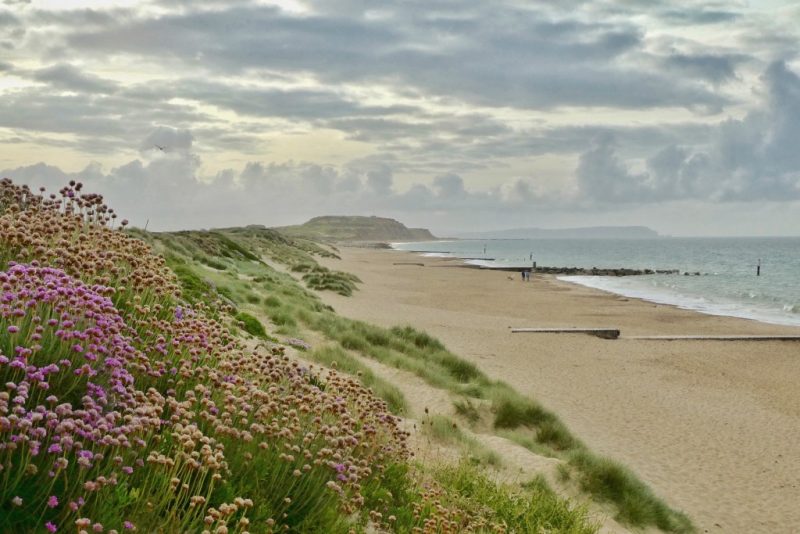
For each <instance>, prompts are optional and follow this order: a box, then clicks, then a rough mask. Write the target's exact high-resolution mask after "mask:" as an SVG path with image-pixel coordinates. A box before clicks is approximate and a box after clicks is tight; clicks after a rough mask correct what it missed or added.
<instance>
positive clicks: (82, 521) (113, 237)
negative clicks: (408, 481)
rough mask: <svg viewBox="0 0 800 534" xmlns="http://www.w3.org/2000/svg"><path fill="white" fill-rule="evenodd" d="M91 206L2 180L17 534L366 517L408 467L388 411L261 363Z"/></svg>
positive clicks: (282, 362) (268, 525)
mask: <svg viewBox="0 0 800 534" xmlns="http://www.w3.org/2000/svg"><path fill="white" fill-rule="evenodd" d="M80 191H81V187H80V184H71V185H70V186H69V187H67V188H64V189H63V190H62V191H61V200H58V199H57V198H56V197H55V196H51V197H50V198H45V197H44V196H41V195H34V194H33V193H31V192H30V191H29V190H27V188H25V187H24V186H16V185H14V184H12V183H11V182H9V181H5V180H4V181H0V531H7V530H17V531H34V530H38V531H42V530H46V531H49V532H55V531H56V530H73V529H74V528H75V527H77V528H78V532H86V533H88V532H106V531H107V532H114V530H113V529H109V528H108V526H109V525H113V526H116V527H117V529H118V530H134V529H136V528H137V527H138V529H139V530H143V531H153V530H156V529H166V531H197V532H200V531H209V532H213V531H217V532H228V531H229V530H228V529H230V531H231V532H233V531H237V532H248V531H250V530H253V531H258V532H272V531H278V530H281V529H282V528H284V527H287V528H288V526H289V525H291V524H292V522H296V521H300V519H299V518H300V517H307V518H310V519H308V520H309V521H313V520H314V518H313V514H314V513H319V514H324V513H325V507H330V506H335V507H338V508H339V509H340V511H341V512H342V513H344V514H348V515H349V514H351V513H353V512H355V511H356V510H358V509H359V508H360V507H361V506H362V505H363V504H364V497H363V495H362V490H363V487H364V485H365V484H367V483H368V482H369V481H370V480H373V479H374V478H375V477H379V476H380V473H381V471H382V469H383V468H384V466H385V465H388V464H389V463H391V462H396V461H404V460H405V459H406V458H407V455H408V451H407V448H406V439H407V434H406V433H405V432H404V431H402V430H401V429H400V428H399V425H398V422H399V421H398V420H397V419H396V418H395V417H393V416H392V415H391V414H389V413H388V409H387V406H386V404H385V402H383V401H381V400H379V399H377V398H376V397H375V396H374V395H372V393H371V392H370V391H369V390H367V389H365V388H364V387H363V386H362V385H361V384H359V383H358V382H357V381H356V380H354V379H352V378H350V377H347V376H344V375H339V374H337V373H335V372H330V373H328V374H326V375H324V376H322V377H318V376H316V375H314V373H311V372H309V371H308V370H306V369H304V368H302V367H301V366H299V364H298V363H297V362H293V361H291V360H289V359H288V358H287V357H286V356H285V355H284V354H283V349H282V348H276V349H274V350H273V351H272V352H271V353H264V352H263V351H258V350H256V351H249V350H245V348H244V345H243V344H242V342H241V341H239V340H237V339H236V338H234V337H233V335H232V334H231V333H230V331H229V330H228V329H227V328H226V327H225V326H224V323H223V322H222V321H220V320H217V319H216V318H215V317H217V316H218V314H219V313H220V312H219V310H215V311H214V313H210V312H209V311H208V310H207V309H205V308H204V307H203V306H202V305H198V306H195V307H188V306H186V305H185V304H183V303H181V301H180V300H178V298H177V291H176V285H175V279H174V277H173V276H172V275H171V273H170V272H169V271H168V270H167V269H166V267H165V265H164V261H163V259H161V258H159V257H157V256H154V255H153V254H151V253H150V251H149V248H148V247H147V246H146V245H145V244H144V243H142V242H141V241H139V240H137V239H134V238H132V237H130V236H127V235H125V234H124V233H120V232H117V231H113V230H111V229H110V225H111V223H112V222H113V220H114V217H115V216H114V215H113V212H111V210H109V209H108V208H107V207H105V205H104V204H103V203H102V197H99V196H97V195H87V194H84V193H81V192H80ZM228 320H230V318H229V319H228ZM221 488H224V491H222V490H220V489H221ZM217 490H220V491H219V492H218V491H217ZM231 492H233V493H234V494H235V495H238V496H237V497H236V498H234V499H233V500H231V501H229V502H225V499H224V498H223V497H221V496H223V495H226V494H230V493H231ZM302 514H305V516H303V515H302ZM165 521H168V523H165ZM165 525H166V526H165Z"/></svg>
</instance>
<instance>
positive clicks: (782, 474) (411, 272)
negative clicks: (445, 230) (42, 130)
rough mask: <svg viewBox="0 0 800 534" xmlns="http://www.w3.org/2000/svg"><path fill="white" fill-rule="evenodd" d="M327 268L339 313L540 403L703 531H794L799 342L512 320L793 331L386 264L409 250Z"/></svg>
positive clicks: (373, 253) (546, 281) (361, 253)
mask: <svg viewBox="0 0 800 534" xmlns="http://www.w3.org/2000/svg"><path fill="white" fill-rule="evenodd" d="M342 252H343V260H341V261H335V260H329V261H327V264H328V266H330V267H331V268H335V269H340V270H345V271H348V272H352V273H354V274H357V275H358V276H359V277H360V278H361V279H362V280H363V281H364V284H363V286H362V288H361V290H360V291H359V292H357V293H356V294H355V296H353V297H350V298H345V297H338V296H335V295H329V296H326V297H325V298H326V299H327V300H328V302H329V303H330V304H331V305H333V306H334V307H335V308H336V310H337V311H338V312H339V313H342V314H344V315H346V316H349V317H353V318H357V319H363V320H367V321H370V322H373V323H376V324H381V325H384V326H390V325H395V324H411V325H413V326H416V327H419V328H422V329H425V330H426V331H428V332H429V333H431V334H433V335H435V336H437V337H438V338H439V339H441V340H442V341H443V342H444V343H445V344H447V345H448V347H449V348H450V349H451V350H453V351H454V352H456V353H457V354H459V355H461V356H462V357H464V358H466V359H469V360H470V361H473V362H475V363H476V364H478V365H479V366H480V367H481V368H482V369H483V370H484V371H485V372H486V373H488V374H489V375H490V376H492V377H494V378H498V379H502V380H505V381H507V382H508V383H510V384H511V385H512V386H514V387H515V388H517V389H518V390H520V391H522V392H525V393H527V394H530V395H531V396H533V397H535V398H536V399H538V400H539V401H541V402H542V403H543V404H544V405H545V406H547V407H549V408H550V409H552V410H553V411H555V412H556V413H557V414H559V415H560V416H561V418H562V419H563V420H564V421H565V423H567V425H568V426H569V427H570V428H571V429H572V430H573V431H574V432H575V433H576V434H577V435H578V437H580V438H581V439H582V440H584V441H585V442H586V443H587V444H588V445H589V446H590V448H592V449H593V450H595V451H597V452H600V453H603V454H607V455H609V456H611V457H613V458H615V459H618V460H620V461H622V462H623V463H625V464H627V465H628V466H629V467H631V468H632V469H634V470H635V471H636V472H637V473H638V474H639V476H640V477H641V478H643V479H644V480H645V481H647V482H648V483H649V484H650V485H651V486H652V488H653V489H654V490H655V491H656V493H658V494H659V495H661V496H662V497H664V498H665V499H666V500H667V501H668V502H669V503H670V504H671V505H673V506H674V507H677V508H681V509H683V510H685V511H686V512H687V513H688V514H689V515H690V516H691V517H692V519H693V520H694V521H695V523H696V524H697V526H698V527H699V530H700V532H703V531H708V532H726V533H727V532H737V533H738V532H742V533H745V532H748V533H749V532H774V533H783V532H785V533H790V532H797V531H798V529H800V387H798V385H797V384H798V380H800V343H798V342H786V341H770V342H757V343H748V342H730V341H726V342H704V341H643V340H623V339H620V340H616V341H608V340H602V339H598V338H594V337H589V336H584V335H560V334H511V333H510V332H509V327H510V326H537V327H551V326H552V327H575V326H585V327H615V328H620V329H621V330H622V332H623V335H666V334H676V335H677V334H719V335H722V334H759V335H763V334H800V329H799V328H791V327H782V326H774V325H767V324H763V323H757V322H754V321H748V320H743V319H734V318H726V317H714V316H709V315H702V314H698V313H694V312H689V311H684V310H679V309H676V308H673V307H670V306H664V305H655V304H651V303H647V302H643V301H638V300H635V299H627V298H621V297H617V296H614V295H611V294H607V293H603V292H600V291H596V290H591V289H587V288H583V287H580V286H575V285H572V284H568V283H564V282H560V281H558V280H555V279H553V278H543V277H536V278H535V279H534V281H532V282H530V283H523V282H521V281H520V280H519V279H518V277H516V276H513V277H511V279H509V273H504V272H487V271H478V270H471V269H461V268H456V267H453V266H452V265H453V262H448V261H446V260H436V259H431V258H425V259H424V263H425V265H426V266H425V267H418V266H413V265H393V264H394V263H395V262H402V261H409V262H411V261H413V262H419V261H420V259H419V257H417V256H414V255H412V254H409V253H404V252H396V251H381V250H367V249H355V248H352V249H344V250H343V251H342Z"/></svg>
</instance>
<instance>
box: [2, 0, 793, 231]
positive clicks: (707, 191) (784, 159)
mask: <svg viewBox="0 0 800 534" xmlns="http://www.w3.org/2000/svg"><path fill="white" fill-rule="evenodd" d="M798 140H800V3H798V2H796V1H794V0H762V1H756V0H751V1H737V0H731V1H724V2H723V1H710V0H682V1H668V0H561V1H559V2H553V1H551V0H547V1H544V0H541V1H540V0H525V1H517V0H492V1H491V2H490V1H486V0H475V1H471V0H459V1H456V0H424V1H423V0H385V1H380V0H370V1H366V0H281V1H266V0H148V1H133V0H118V1H113V0H95V1H89V0H0V175H2V176H4V177H11V178H13V179H15V180H17V181H19V182H24V183H29V184H31V185H36V186H38V185H44V186H46V187H48V189H50V190H57V189H58V188H59V187H60V186H62V185H64V184H65V182H66V181H68V180H72V179H75V180H79V181H82V182H83V183H84V184H85V188H86V189H87V190H91V191H92V192H98V193H101V194H103V195H104V196H105V197H106V198H107V200H108V202H109V204H110V205H111V206H112V207H114V208H115V209H116V211H117V212H118V213H120V214H121V215H122V216H124V217H126V218H128V219H130V221H131V223H132V224H134V225H136V226H140V227H141V226H144V225H145V224H147V225H148V228H150V229H156V230H170V229H189V228H213V227H220V226H233V225H245V224H263V225H267V226H278V225H285V224H294V223H300V222H302V221H304V220H306V219H308V218H309V217H312V216H315V215H323V214H334V215H335V214H340V215H344V214H355V215H381V216H390V217H395V218H397V219H399V220H401V221H402V222H404V223H406V224H407V225H409V226H415V227H427V228H430V229H432V230H433V231H434V233H438V234H440V235H453V234H457V233H458V232H459V231H487V230H495V229H502V228H512V227H543V228H563V227H575V226H600V225H645V226H649V227H651V228H653V229H655V230H657V231H659V232H660V233H662V234H667V235H689V236H691V235H725V236H728V235H730V236H733V235H800V141H798Z"/></svg>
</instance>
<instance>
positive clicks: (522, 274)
mask: <svg viewBox="0 0 800 534" xmlns="http://www.w3.org/2000/svg"><path fill="white" fill-rule="evenodd" d="M519 274H520V275H521V276H522V281H523V282H524V281H525V271H520V272H519Z"/></svg>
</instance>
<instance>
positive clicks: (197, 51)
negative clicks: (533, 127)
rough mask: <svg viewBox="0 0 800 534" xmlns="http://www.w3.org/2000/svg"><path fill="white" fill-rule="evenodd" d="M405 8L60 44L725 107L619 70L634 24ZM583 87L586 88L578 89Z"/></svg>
mask: <svg viewBox="0 0 800 534" xmlns="http://www.w3.org/2000/svg"><path fill="white" fill-rule="evenodd" d="M412 8H413V6H407V5H403V6H402V8H400V7H398V6H397V5H394V6H391V9H388V10H385V11H386V14H385V15H384V16H383V17H375V18H371V19H368V18H358V17H345V16H341V15H340V16H335V15H332V14H328V15H325V16H320V15H314V16H302V17H300V16H291V15H287V14H285V13H282V12H281V11H280V10H278V9H276V8H272V7H267V6H250V7H234V8H231V9H227V10H224V11H215V12H213V13H210V12H191V13H181V14H172V15H166V16H162V17H159V18H136V19H133V20H127V19H126V20H123V21H122V22H117V23H116V24H113V25H110V26H109V27H107V28H103V29H99V30H91V29H90V30H79V29H77V28H74V29H72V31H71V33H70V35H69V36H68V43H69V45H70V46H72V47H75V48H78V49H80V50H82V51H83V52H85V53H95V54H97V53H134V54H141V55H144V56H150V57H153V56H157V57H159V58H160V59H161V60H163V61H176V62H188V63H189V64H193V63H196V61H197V58H202V61H204V62H205V64H206V65H213V66H214V68H215V69H223V70H226V71H229V72H237V73H241V72H246V71H248V70H252V69H277V70H281V71H290V72H295V73H306V72H313V73H314V74H315V75H316V76H318V77H320V78H321V79H323V80H326V81H328V82H337V83H338V82H342V81H345V80H346V81H348V82H352V81H362V82H363V81H383V82H388V83H394V84H396V85H408V86H412V87H418V88H421V89H422V90H424V91H426V92H433V93H435V94H440V95H447V96H449V97H453V96H455V97H458V98H461V99H464V100H467V101H471V102H477V103H480V104H484V105H489V106H498V105H502V106H518V107H545V108H547V107H554V106H559V105H566V104H575V105H590V106H592V105H611V106H618V107H626V108H628V107H630V108H637V107H647V106H700V107H705V108H708V109H714V110H717V109H719V108H720V107H721V106H723V105H725V103H726V102H727V100H726V99H725V98H724V97H723V96H721V95H716V94H714V93H711V92H709V91H707V90H706V89H705V88H703V87H702V86H700V85H697V84H693V83H692V82H690V81H685V80H681V79H675V78H667V77H665V76H663V75H661V74H660V73H658V72H657V71H649V72H641V71H640V70H639V69H634V68H628V67H626V66H625V65H624V62H623V61H621V57H622V56H623V55H624V54H625V53H626V52H628V51H630V50H632V49H634V48H640V42H641V35H640V33H639V30H638V29H636V28H632V27H619V26H612V25H607V24H601V23H579V22H576V21H553V20H551V19H549V18H547V17H546V16H544V15H543V14H542V13H537V12H534V11H531V10H517V9H515V8H513V7H511V6H510V5H508V4H506V5H501V6H491V7H488V6H487V7H482V6H477V5H476V6H472V7H471V8H470V9H463V10H462V12H463V19H462V20H461V21H459V25H458V26H457V27H455V28H454V26H453V21H452V20H448V19H436V18H431V17H430V15H427V17H423V16H422V15H419V14H417V12H416V11H415V10H414V9H412ZM428 11H433V12H435V11H436V9H435V7H431V8H430V9H428ZM478 21H480V24H478ZM469 24H472V25H473V27H472V28H469V30H465V28H466V27H467V25H469ZM231 28H235V30H236V31H231ZM430 30H435V31H430ZM287 43H291V46H289V45H287ZM587 84H588V85H589V86H591V87H593V90H592V91H587V90H585V89H586V87H587Z"/></svg>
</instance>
